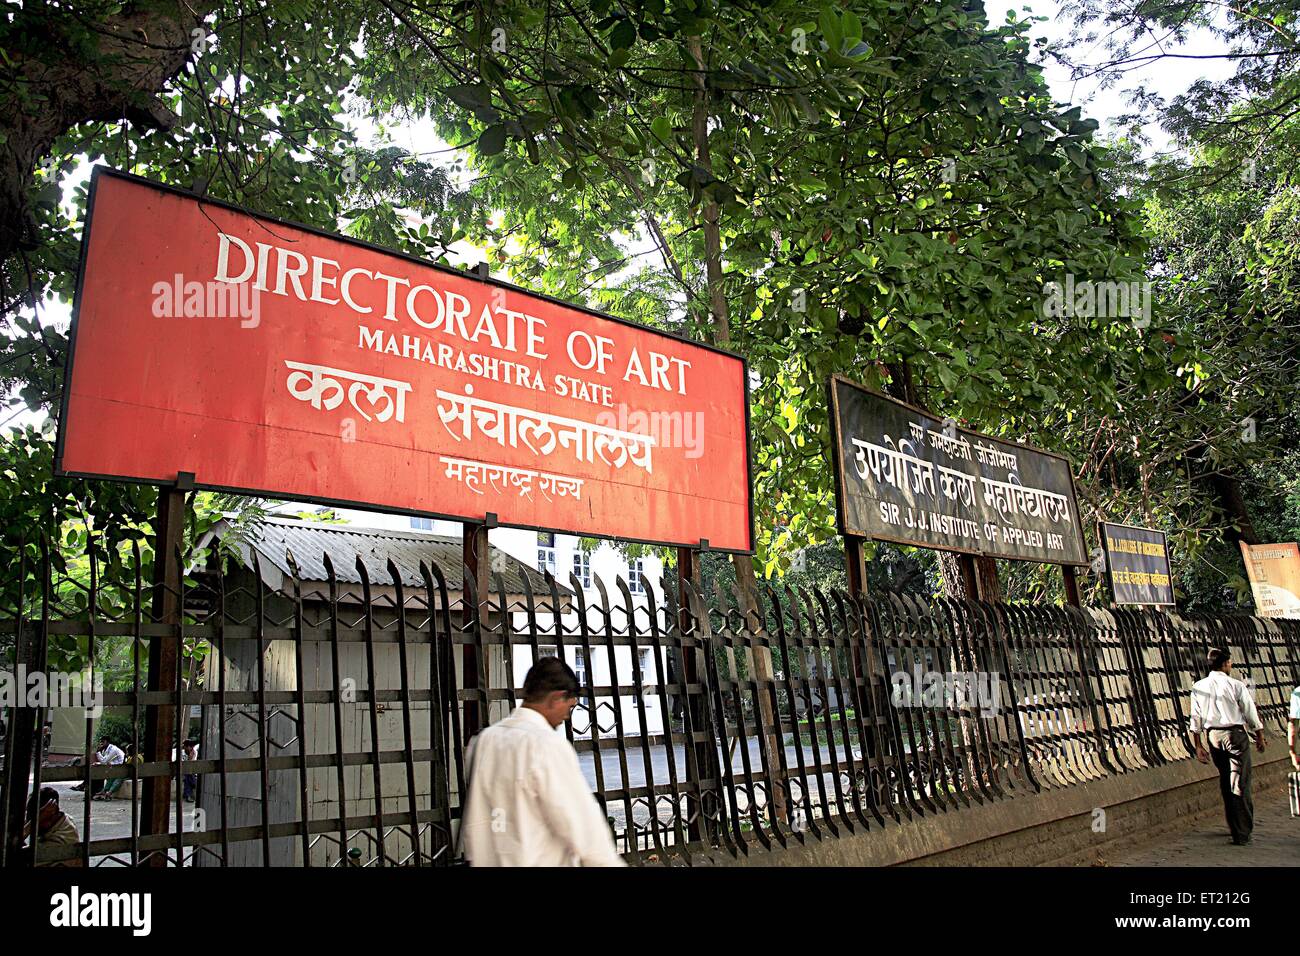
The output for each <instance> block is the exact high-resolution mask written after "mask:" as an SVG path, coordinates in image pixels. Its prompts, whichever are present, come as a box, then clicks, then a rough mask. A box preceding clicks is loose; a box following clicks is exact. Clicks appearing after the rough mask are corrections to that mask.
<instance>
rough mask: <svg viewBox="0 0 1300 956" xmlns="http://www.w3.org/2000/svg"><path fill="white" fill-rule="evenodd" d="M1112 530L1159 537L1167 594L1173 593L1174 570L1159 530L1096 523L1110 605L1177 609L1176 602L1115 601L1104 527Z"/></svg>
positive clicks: (1113, 582) (1167, 543) (1163, 536)
mask: <svg viewBox="0 0 1300 956" xmlns="http://www.w3.org/2000/svg"><path fill="white" fill-rule="evenodd" d="M1107 525H1109V526H1110V527H1112V528H1128V529H1129V530H1130V531H1145V532H1146V533H1148V534H1158V535H1160V546H1161V547H1163V548H1164V550H1165V570H1166V571H1168V572H1169V593H1170V595H1173V593H1174V568H1173V563H1172V562H1171V561H1170V560H1169V538H1168V536H1167V535H1166V534H1165V533H1164V532H1163V531H1161V530H1160V529H1159V528H1147V527H1144V526H1143V525H1138V524H1121V523H1120V522H1118V521H1098V522H1097V543H1098V544H1100V545H1101V554H1102V557H1103V558H1104V559H1105V561H1106V586H1107V587H1109V588H1110V600H1111V603H1112V604H1114V605H1116V606H1117V607H1177V606H1178V605H1177V603H1176V602H1169V603H1165V602H1163V601H1125V602H1124V603H1123V604H1120V602H1118V601H1116V600H1115V578H1114V572H1115V569H1114V568H1113V567H1111V563H1110V538H1109V537H1107V535H1106V526H1107Z"/></svg>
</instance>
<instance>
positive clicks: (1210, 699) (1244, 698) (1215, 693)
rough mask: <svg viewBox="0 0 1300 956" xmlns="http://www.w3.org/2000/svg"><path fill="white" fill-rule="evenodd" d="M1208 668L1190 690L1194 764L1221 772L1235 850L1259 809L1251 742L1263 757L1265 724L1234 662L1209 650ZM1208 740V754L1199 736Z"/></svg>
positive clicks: (1216, 650)
mask: <svg viewBox="0 0 1300 956" xmlns="http://www.w3.org/2000/svg"><path fill="white" fill-rule="evenodd" d="M1206 664H1207V666H1208V667H1209V669H1210V673H1209V675H1208V676H1207V677H1205V678H1204V679H1202V680H1198V681H1197V682H1196V683H1195V684H1193V685H1192V720H1191V724H1192V727H1191V729H1192V737H1193V739H1194V740H1195V741H1196V759H1197V760H1199V761H1200V762H1201V763H1209V762H1210V760H1211V758H1213V760H1214V765H1215V767H1217V768H1218V770H1219V789H1220V791H1221V792H1222V793H1223V811H1224V815H1225V816H1226V817H1227V819H1228V830H1229V831H1230V832H1231V833H1232V842H1233V843H1234V844H1235V845H1236V846H1247V845H1249V843H1250V833H1251V830H1253V829H1254V826H1255V804H1254V802H1253V801H1252V800H1251V797H1250V738H1249V737H1248V736H1247V731H1249V732H1250V733H1252V734H1254V735H1255V747H1256V749H1257V750H1259V752H1260V753H1263V752H1264V724H1263V722H1262V721H1260V719H1259V712H1258V711H1256V710H1255V700H1254V698H1253V697H1252V696H1251V693H1250V688H1249V687H1247V686H1246V685H1245V684H1244V683H1243V682H1242V681H1239V680H1237V679H1236V678H1235V677H1233V676H1231V675H1232V657H1231V655H1229V653H1228V652H1227V651H1226V650H1224V649H1222V648H1218V647H1215V648H1211V650H1210V653H1209V656H1208V658H1207V660H1206ZM1202 733H1205V735H1206V736H1207V737H1208V738H1209V742H1210V749H1209V751H1208V752H1207V751H1206V749H1205V745H1204V744H1203V743H1202V742H1201V734H1202Z"/></svg>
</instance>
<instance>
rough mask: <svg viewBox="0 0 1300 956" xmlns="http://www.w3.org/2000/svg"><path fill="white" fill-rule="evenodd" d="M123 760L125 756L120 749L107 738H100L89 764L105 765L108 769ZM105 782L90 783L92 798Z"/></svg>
mask: <svg viewBox="0 0 1300 956" xmlns="http://www.w3.org/2000/svg"><path fill="white" fill-rule="evenodd" d="M125 760H126V754H125V753H123V752H122V748H121V747H119V746H118V745H117V744H115V743H113V741H111V740H109V739H108V737H100V738H99V749H98V750H96V751H95V756H94V758H93V759H92V760H91V761H90V762H91V764H107V765H108V766H110V767H115V766H117V765H118V764H120V763H123V762H124V761H125ZM107 782H108V781H107V780H92V781H91V782H90V793H91V795H92V796H93V795H95V794H97V793H99V791H101V790H103V789H104V784H106V783H107Z"/></svg>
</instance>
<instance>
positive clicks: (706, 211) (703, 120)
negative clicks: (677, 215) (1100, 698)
mask: <svg viewBox="0 0 1300 956" xmlns="http://www.w3.org/2000/svg"><path fill="white" fill-rule="evenodd" d="M686 49H687V52H688V53H690V56H691V59H692V60H693V61H694V63H695V70H696V73H695V90H696V92H695V105H694V109H693V111H692V116H691V132H692V137H693V140H694V144H695V162H696V165H698V166H700V167H701V168H702V169H705V170H707V171H708V172H710V173H712V172H713V157H712V155H711V154H710V152H709V90H708V83H707V80H706V74H705V66H704V54H703V52H702V50H701V47H700V38H699V37H687V39H686ZM718 216H719V210H718V204H717V203H715V202H712V201H707V202H705V203H704V205H703V208H702V210H701V223H700V226H701V228H702V229H703V231H704V276H705V281H706V283H707V286H708V292H709V312H710V325H711V327H712V330H713V334H712V336H711V338H712V340H713V343H714V344H715V345H725V344H726V343H727V342H729V341H730V340H731V317H730V310H729V309H728V306H727V295H726V289H725V288H723V283H722V230H721V229H720V228H719V226H718ZM731 565H732V567H733V568H734V569H735V572H736V584H737V597H738V598H739V600H740V611H741V613H742V615H743V616H744V620H745V623H746V625H747V627H748V629H749V631H750V633H751V635H752V637H753V640H752V642H751V644H750V647H751V651H752V667H753V671H752V672H753V675H754V679H755V681H757V682H758V683H759V684H760V685H769V684H770V683H771V682H772V681H773V680H774V672H773V669H772V652H771V650H770V649H769V648H768V647H767V646H766V645H764V644H761V643H760V641H761V638H762V637H764V636H766V629H765V628H764V626H763V621H762V619H761V618H760V617H759V614H758V607H759V604H758V581H757V578H756V576H755V574H754V559H753V558H751V557H750V556H749V555H747V554H733V555H732V556H731ZM757 696H758V701H757V705H758V714H759V719H760V720H761V721H762V723H763V726H765V727H767V728H768V729H769V733H768V735H767V740H766V745H767V746H766V750H767V752H768V755H769V767H770V769H771V771H772V774H773V777H774V778H775V779H776V781H777V786H776V788H775V792H773V793H769V794H768V795H767V797H768V806H769V807H770V808H771V817H770V818H771V820H772V821H774V822H775V821H777V820H788V819H789V814H788V808H787V805H786V794H785V786H784V785H785V777H784V773H783V771H784V764H785V747H784V746H783V745H782V743H781V740H780V738H779V737H778V736H777V734H775V733H774V732H772V731H774V728H775V727H776V723H775V714H774V713H773V710H772V702H771V696H770V695H769V694H767V693H759V694H758V695H757ZM738 718H739V719H740V720H742V721H743V720H744V715H743V714H740V715H738Z"/></svg>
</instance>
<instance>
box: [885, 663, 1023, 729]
mask: <svg viewBox="0 0 1300 956" xmlns="http://www.w3.org/2000/svg"><path fill="white" fill-rule="evenodd" d="M889 684H890V697H889V699H890V702H891V703H892V704H893V705H894V706H895V707H946V708H951V709H954V710H961V709H967V708H969V709H972V710H973V709H978V710H979V712H980V715H981V716H983V717H996V716H997V714H998V710H999V707H1000V702H1001V699H1002V698H1001V687H1002V682H1001V679H1000V678H999V676H998V675H997V674H996V673H992V672H990V671H922V670H921V665H920V664H917V665H915V666H914V667H913V668H912V669H911V670H910V671H894V672H893V673H892V674H890V675H889Z"/></svg>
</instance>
